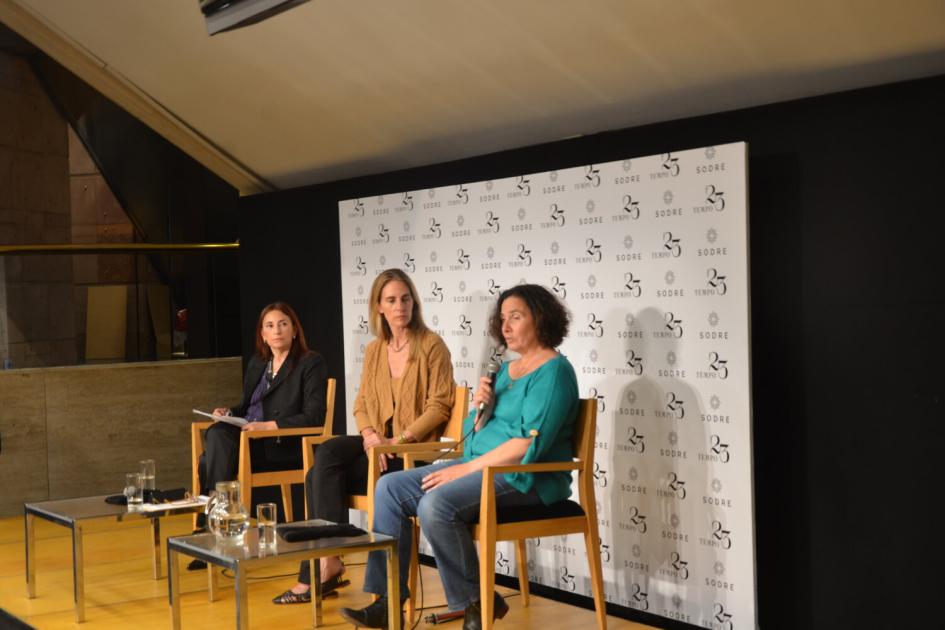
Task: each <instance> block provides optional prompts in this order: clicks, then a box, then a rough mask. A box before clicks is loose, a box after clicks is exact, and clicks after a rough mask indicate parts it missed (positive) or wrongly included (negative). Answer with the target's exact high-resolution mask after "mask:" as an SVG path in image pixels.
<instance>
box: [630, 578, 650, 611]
mask: <svg viewBox="0 0 945 630" xmlns="http://www.w3.org/2000/svg"><path fill="white" fill-rule="evenodd" d="M630 606H631V607H633V608H636V609H638V610H649V609H650V600H649V599H647V596H646V593H645V592H644V591H643V589H642V588H641V587H640V585H639V584H637V583H636V582H634V583H633V586H631V587H630Z"/></svg>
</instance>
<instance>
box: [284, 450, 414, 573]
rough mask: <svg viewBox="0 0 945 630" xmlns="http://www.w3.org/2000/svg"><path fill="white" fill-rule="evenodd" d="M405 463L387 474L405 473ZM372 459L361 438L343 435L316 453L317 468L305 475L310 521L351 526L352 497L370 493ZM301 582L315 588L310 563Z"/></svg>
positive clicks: (303, 568)
mask: <svg viewBox="0 0 945 630" xmlns="http://www.w3.org/2000/svg"><path fill="white" fill-rule="evenodd" d="M403 469H404V460H402V459H400V458H397V459H392V460H389V461H388V462H387V470H388V471H395V470H403ZM367 475H368V458H367V453H365V452H364V440H363V439H362V438H361V436H360V435H341V436H338V437H335V438H332V439H330V440H328V441H327V442H325V443H324V444H320V445H318V447H316V449H315V464H314V465H313V466H312V468H311V469H310V470H309V471H308V473H307V474H306V475H305V501H306V504H307V505H308V515H309V518H320V519H324V520H326V521H331V522H333V523H347V522H348V495H350V494H366V493H367V480H368V479H367ZM299 582H301V583H302V584H311V582H312V578H311V575H310V574H309V564H308V561H303V562H302V564H301V566H300V567H299Z"/></svg>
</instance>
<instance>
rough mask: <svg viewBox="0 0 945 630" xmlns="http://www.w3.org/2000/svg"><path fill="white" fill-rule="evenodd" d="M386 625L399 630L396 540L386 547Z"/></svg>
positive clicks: (398, 562) (398, 570) (398, 573)
mask: <svg viewBox="0 0 945 630" xmlns="http://www.w3.org/2000/svg"><path fill="white" fill-rule="evenodd" d="M387 627H388V628H390V629H391V630H400V561H399V559H398V556H397V541H396V540H392V541H391V543H390V546H389V547H388V548H387Z"/></svg>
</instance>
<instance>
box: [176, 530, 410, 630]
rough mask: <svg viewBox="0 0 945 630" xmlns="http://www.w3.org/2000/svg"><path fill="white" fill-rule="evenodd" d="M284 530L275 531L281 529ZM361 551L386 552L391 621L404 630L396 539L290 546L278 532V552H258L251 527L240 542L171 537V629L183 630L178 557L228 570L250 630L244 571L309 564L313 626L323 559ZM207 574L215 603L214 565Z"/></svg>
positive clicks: (241, 624)
mask: <svg viewBox="0 0 945 630" xmlns="http://www.w3.org/2000/svg"><path fill="white" fill-rule="evenodd" d="M332 524H333V523H330V522H328V521H322V520H309V521H297V522H294V523H291V524H290V525H291V526H293V527H296V526H299V525H332ZM281 527H282V526H279V527H277V530H278V529H279V528H281ZM358 551H386V552H387V593H388V602H389V606H390V608H389V610H388V619H390V623H391V625H390V627H391V628H392V630H400V610H399V605H400V586H399V584H400V582H399V566H398V560H397V539H396V538H393V537H391V536H385V535H384V534H373V533H369V534H365V535H363V536H352V537H344V538H322V539H320V540H305V541H301V542H294V543H290V542H286V541H285V540H284V539H282V538H281V536H280V535H279V534H278V531H277V534H276V546H275V548H274V549H268V548H264V549H260V547H259V530H258V528H256V527H250V528H249V530H247V532H246V534H245V535H244V536H243V541H242V543H241V544H240V543H235V542H232V541H220V540H218V539H217V538H216V536H215V535H214V534H195V535H192V536H173V537H171V538H168V539H167V586H168V602H169V603H170V606H171V627H173V628H174V630H179V629H180V624H181V621H180V566H179V558H178V556H179V554H184V555H187V556H192V557H194V558H199V559H201V560H203V561H204V562H207V563H208V564H211V565H217V566H220V567H223V568H225V569H230V570H231V571H232V572H233V574H234V576H235V588H236V597H235V599H236V627H237V628H238V629H239V630H247V629H248V628H249V605H248V604H247V591H246V572H247V571H248V570H249V569H250V568H255V567H263V566H266V565H271V564H276V563H280V562H285V561H286V560H305V559H307V560H308V561H309V562H310V566H311V576H312V625H313V626H315V627H318V626H320V625H321V624H322V581H321V575H320V570H319V562H318V559H319V558H323V557H326V556H338V555H342V554H344V553H355V552H358ZM209 568H210V569H211V570H210V571H209V572H208V576H209V577H208V585H207V586H208V590H209V599H210V601H211V602H212V601H214V600H215V599H216V591H217V571H215V570H213V567H212V566H211V567H209Z"/></svg>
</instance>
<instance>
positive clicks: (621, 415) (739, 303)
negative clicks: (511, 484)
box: [339, 143, 756, 630]
mask: <svg viewBox="0 0 945 630" xmlns="http://www.w3.org/2000/svg"><path fill="white" fill-rule="evenodd" d="M746 151H747V147H746V145H745V144H744V143H735V144H729V145H724V146H717V147H706V148H701V149H693V150H689V151H682V152H678V153H672V154H663V155H657V156H648V157H641V158H633V159H627V160H623V161H617V162H610V163H606V164H594V165H589V166H585V167H581V168H570V169H566V170H561V171H549V172H542V173H532V174H529V175H522V176H519V177H514V178H508V179H502V180H495V181H485V182H475V183H468V184H461V185H457V186H448V187H441V188H434V189H429V190H419V191H406V192H396V193H392V194H386V195H383V196H379V197H374V198H369V199H352V200H347V201H343V202H341V203H340V204H339V211H340V214H341V221H340V232H341V234H340V237H341V245H342V247H341V251H342V255H341V256H342V270H343V271H342V274H343V278H342V295H343V300H344V321H345V323H346V324H345V366H346V368H345V371H346V373H345V382H346V387H347V391H346V394H347V397H346V400H347V403H348V417H349V418H352V416H351V406H352V404H353V401H354V398H355V396H356V393H357V387H358V384H359V382H360V374H361V366H362V361H363V354H364V347H365V345H366V344H367V343H368V342H369V341H370V335H369V333H368V331H367V310H368V306H367V299H368V295H369V293H370V287H371V281H372V280H373V278H374V276H375V275H376V274H377V273H378V272H380V271H381V270H383V269H385V268H388V267H401V268H403V269H404V270H406V271H407V272H408V273H409V274H410V275H411V277H412V278H413V279H414V282H415V283H416V285H417V289H418V291H419V292H420V295H421V298H422V300H423V314H424V318H425V319H426V322H427V324H428V325H429V326H430V327H431V328H433V329H434V330H435V331H436V332H438V333H439V334H440V335H441V336H442V337H443V339H444V340H445V341H446V343H447V345H448V346H449V348H450V352H451V353H452V357H453V366H454V371H455V378H456V380H457V382H465V383H468V384H474V383H476V382H478V379H479V376H480V375H481V374H482V373H483V371H484V368H485V365H486V364H487V363H488V362H489V360H490V355H491V353H492V352H494V351H495V348H494V346H493V343H492V342H491V341H490V339H489V338H488V336H487V333H486V321H487V318H488V314H489V311H490V308H491V307H492V306H493V305H494V302H495V297H496V296H497V295H498V293H499V292H500V291H501V290H502V289H503V288H506V287H509V286H511V285H514V284H517V283H520V282H532V283H537V284H542V285H545V286H547V287H548V288H549V289H551V290H553V291H554V292H555V293H556V294H557V295H559V296H560V297H561V298H562V299H563V300H564V301H565V302H566V303H567V305H568V307H569V308H570V309H571V312H572V314H573V322H572V326H571V332H570V335H569V337H568V338H567V339H566V340H565V342H564V344H563V345H562V347H561V352H563V353H564V354H565V355H567V356H568V357H569V358H570V360H571V362H572V363H573V364H574V367H575V370H576V371H577V374H578V380H579V384H580V390H581V396H582V397H589V398H596V399H597V401H598V411H599V414H598V436H597V444H596V459H595V462H596V463H595V468H596V474H595V478H596V481H597V501H598V513H599V518H600V536H601V543H600V548H599V549H595V550H592V551H593V553H600V554H601V557H602V559H603V566H604V579H605V581H606V590H607V599H608V601H611V602H615V603H618V604H621V605H623V606H627V607H630V608H634V609H637V610H642V611H646V612H649V613H652V614H656V615H660V616H664V617H669V618H672V619H676V620H680V621H684V622H687V623H691V624H695V625H699V626H704V627H712V628H723V629H725V630H733V629H734V628H753V627H755V626H756V614H755V564H754V533H753V520H752V514H753V508H752V470H751V399H750V374H751V372H750V365H749V311H748V308H749V295H748V220H747V174H746ZM505 358H506V359H509V358H510V357H505ZM349 425H351V426H349V432H354V430H355V429H354V426H353V418H352V419H350V420H349ZM576 495H577V491H576V489H575V497H576ZM529 554H530V556H529V563H528V567H527V569H526V570H527V571H528V573H529V576H530V577H531V579H532V580H533V581H535V582H538V583H541V584H544V585H548V586H552V587H555V588H558V589H561V590H564V591H569V592H579V593H584V594H588V595H589V594H590V581H589V579H588V577H587V561H586V557H585V555H584V554H585V550H584V543H583V539H582V538H581V537H579V536H565V537H553V538H545V539H541V540H532V541H530V542H529ZM495 562H496V570H497V571H498V572H500V573H504V574H508V575H517V572H518V570H519V568H518V567H516V566H515V562H514V552H513V548H512V546H511V545H500V546H499V548H498V551H497V554H496V558H495Z"/></svg>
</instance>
